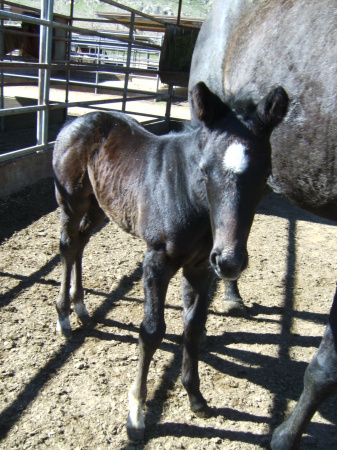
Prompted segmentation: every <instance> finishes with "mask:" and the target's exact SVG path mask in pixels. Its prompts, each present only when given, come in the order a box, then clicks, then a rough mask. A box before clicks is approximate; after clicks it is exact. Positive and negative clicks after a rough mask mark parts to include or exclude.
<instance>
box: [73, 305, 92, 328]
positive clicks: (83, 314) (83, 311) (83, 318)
mask: <svg viewBox="0 0 337 450" xmlns="http://www.w3.org/2000/svg"><path fill="white" fill-rule="evenodd" d="M74 310H75V313H76V318H77V322H78V323H79V325H82V326H84V325H88V324H89V323H90V316H89V313H88V310H87V308H86V307H85V305H84V304H83V303H76V304H75V306H74Z"/></svg>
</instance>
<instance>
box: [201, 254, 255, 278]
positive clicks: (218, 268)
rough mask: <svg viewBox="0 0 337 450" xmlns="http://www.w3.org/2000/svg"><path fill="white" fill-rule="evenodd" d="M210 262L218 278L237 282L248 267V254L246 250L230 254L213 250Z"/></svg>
mask: <svg viewBox="0 0 337 450" xmlns="http://www.w3.org/2000/svg"><path fill="white" fill-rule="evenodd" d="M210 261H211V265H212V267H213V269H214V271H215V273H216V274H217V275H218V277H220V278H222V279H224V280H237V279H238V278H239V277H240V275H241V273H242V272H243V271H244V270H245V269H246V268H247V266H248V253H247V250H244V251H240V252H235V253H232V252H228V251H221V250H220V249H218V248H213V250H212V252H211V256H210Z"/></svg>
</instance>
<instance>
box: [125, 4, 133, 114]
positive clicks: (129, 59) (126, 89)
mask: <svg viewBox="0 0 337 450" xmlns="http://www.w3.org/2000/svg"><path fill="white" fill-rule="evenodd" d="M134 25H135V13H134V12H132V13H131V20H130V31H129V39H130V40H132V37H133V29H134ZM131 52H132V44H131V42H129V43H128V54H127V59H126V70H127V71H128V72H127V73H126V74H125V81H124V91H123V104H122V111H123V112H125V111H126V99H127V93H128V84H129V69H130V62H131Z"/></svg>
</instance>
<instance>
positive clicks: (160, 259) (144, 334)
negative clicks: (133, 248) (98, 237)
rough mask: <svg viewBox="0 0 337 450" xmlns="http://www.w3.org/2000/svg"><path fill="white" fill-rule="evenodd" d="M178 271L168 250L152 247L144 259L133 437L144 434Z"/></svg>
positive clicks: (130, 434) (129, 424)
mask: <svg viewBox="0 0 337 450" xmlns="http://www.w3.org/2000/svg"><path fill="white" fill-rule="evenodd" d="M173 275H174V271H172V270H171V268H170V266H169V264H168V260H167V257H166V253H165V252H164V251H155V250H148V251H147V253H146V255H145V259H144V262H143V283H144V292H145V307H144V308H145V314H144V319H143V322H142V324H141V326H140V332H139V361H138V369H137V375H136V379H135V381H134V383H133V385H132V387H131V389H130V391H129V416H128V421H127V424H126V429H127V435H128V438H129V439H130V440H131V441H139V440H142V439H143V437H144V428H145V425H144V418H143V406H144V405H145V401H146V396H147V387H146V382H147V375H148V372H149V367H150V363H151V360H152V357H153V355H154V353H155V351H156V350H157V348H158V347H159V345H160V343H161V341H162V340H163V337H164V335H165V330H166V325H165V320H164V303H165V297H166V292H167V287H168V284H169V281H170V279H171V277H172V276H173Z"/></svg>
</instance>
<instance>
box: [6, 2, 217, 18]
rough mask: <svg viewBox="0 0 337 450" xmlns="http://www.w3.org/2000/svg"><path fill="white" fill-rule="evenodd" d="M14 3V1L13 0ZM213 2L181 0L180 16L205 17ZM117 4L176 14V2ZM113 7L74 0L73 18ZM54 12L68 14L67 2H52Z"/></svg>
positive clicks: (145, 10)
mask: <svg viewBox="0 0 337 450" xmlns="http://www.w3.org/2000/svg"><path fill="white" fill-rule="evenodd" d="M14 1H15V0H14ZM212 2H213V0H183V4H182V15H183V16H189V17H206V15H207V13H208V11H209V9H210V6H211V4H212ZM16 3H18V4H20V5H27V6H32V7H34V8H40V6H41V1H40V0H17V1H16ZM119 3H121V4H124V5H126V6H130V7H131V8H134V9H137V10H139V11H143V12H144V13H147V14H167V15H174V16H176V15H177V13H178V5H179V1H178V0H152V1H145V0H120V1H119ZM116 10H117V9H116V8H114V7H113V6H110V5H107V4H105V3H101V2H99V1H98V0H76V1H75V16H77V17H94V16H95V14H96V11H110V12H113V11H116ZM54 11H55V12H58V13H61V14H66V15H68V14H69V13H70V5H69V0H54Z"/></svg>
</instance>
